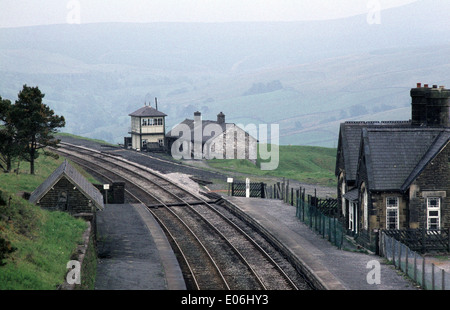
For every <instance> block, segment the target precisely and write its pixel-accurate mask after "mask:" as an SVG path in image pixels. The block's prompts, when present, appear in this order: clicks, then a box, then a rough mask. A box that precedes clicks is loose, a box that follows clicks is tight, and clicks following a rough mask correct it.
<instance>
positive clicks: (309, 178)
mask: <svg viewBox="0 0 450 310" xmlns="http://www.w3.org/2000/svg"><path fill="white" fill-rule="evenodd" d="M260 162H261V159H260V158H258V161H257V164H256V165H254V164H252V163H251V162H249V161H248V160H232V159H230V160H218V159H215V160H210V161H207V164H208V165H209V166H210V167H212V168H214V169H221V170H224V171H230V172H237V173H242V174H246V175H253V176H259V177H277V178H283V177H284V178H286V179H292V180H297V181H299V182H302V183H308V184H316V185H324V186H330V187H334V186H335V185H336V178H335V176H334V167H335V164H336V149H334V148H325V147H315V146H297V145H289V146H287V145H281V146H280V148H279V164H278V168H277V169H275V170H266V171H263V170H261V169H260V168H259V164H260Z"/></svg>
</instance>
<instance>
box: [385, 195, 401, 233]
mask: <svg viewBox="0 0 450 310" xmlns="http://www.w3.org/2000/svg"><path fill="white" fill-rule="evenodd" d="M392 201H395V202H394V203H393V204H391V202H392ZM399 203H400V199H399V198H398V197H392V196H391V197H386V229H399V227H400V220H399ZM390 212H395V215H394V221H395V228H390V227H389V223H391V219H390V217H391V216H390Z"/></svg>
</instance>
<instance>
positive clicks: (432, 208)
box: [427, 197, 441, 230]
mask: <svg viewBox="0 0 450 310" xmlns="http://www.w3.org/2000/svg"><path fill="white" fill-rule="evenodd" d="M431 201H437V204H436V205H431V204H430V202H431ZM430 212H437V216H436V215H433V216H430ZM432 219H437V227H436V228H431V226H432V225H436V223H431V220H432ZM427 229H428V230H439V229H441V197H427Z"/></svg>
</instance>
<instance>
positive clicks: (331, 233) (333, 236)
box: [296, 197, 345, 249]
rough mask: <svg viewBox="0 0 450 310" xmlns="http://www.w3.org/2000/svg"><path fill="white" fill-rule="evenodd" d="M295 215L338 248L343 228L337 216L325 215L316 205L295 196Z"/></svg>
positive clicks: (341, 241) (342, 238)
mask: <svg viewBox="0 0 450 310" xmlns="http://www.w3.org/2000/svg"><path fill="white" fill-rule="evenodd" d="M296 216H297V217H298V218H299V219H300V220H301V221H302V222H303V223H305V224H306V225H308V226H309V227H310V228H311V229H313V230H314V231H316V232H317V233H319V234H320V235H321V236H322V238H327V239H328V241H330V242H331V243H332V244H334V245H335V246H337V247H338V248H339V249H341V248H342V244H343V242H344V235H345V229H344V227H343V226H342V224H341V222H339V221H338V219H337V218H334V217H330V216H327V215H325V214H323V212H321V211H320V210H319V208H318V207H316V206H314V205H312V204H310V203H309V202H307V201H305V200H304V199H302V198H301V197H299V198H297V205H296Z"/></svg>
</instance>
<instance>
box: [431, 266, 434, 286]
mask: <svg viewBox="0 0 450 310" xmlns="http://www.w3.org/2000/svg"><path fill="white" fill-rule="evenodd" d="M431 289H432V290H433V291H434V263H431Z"/></svg>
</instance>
